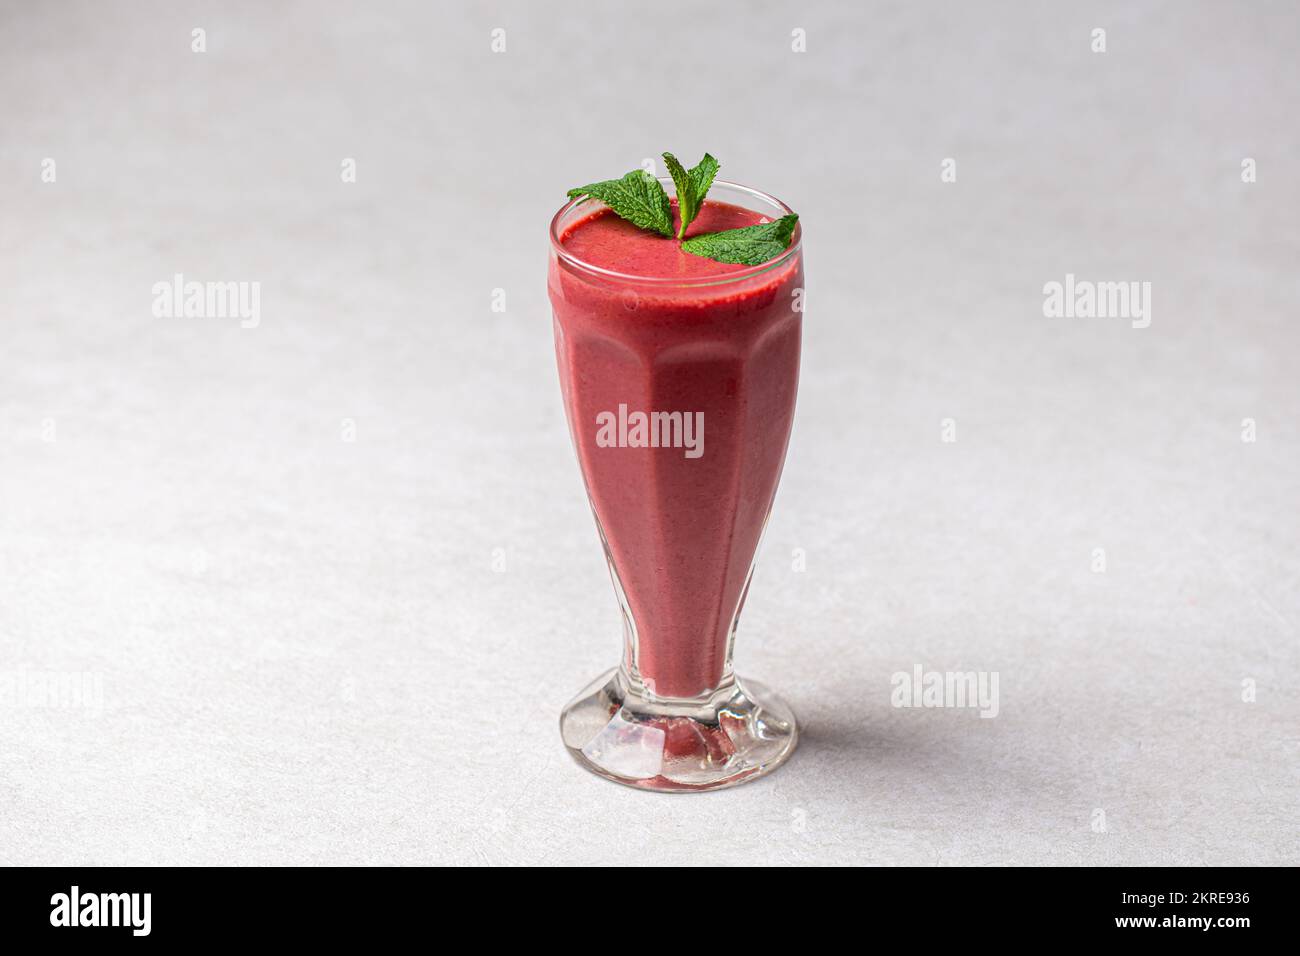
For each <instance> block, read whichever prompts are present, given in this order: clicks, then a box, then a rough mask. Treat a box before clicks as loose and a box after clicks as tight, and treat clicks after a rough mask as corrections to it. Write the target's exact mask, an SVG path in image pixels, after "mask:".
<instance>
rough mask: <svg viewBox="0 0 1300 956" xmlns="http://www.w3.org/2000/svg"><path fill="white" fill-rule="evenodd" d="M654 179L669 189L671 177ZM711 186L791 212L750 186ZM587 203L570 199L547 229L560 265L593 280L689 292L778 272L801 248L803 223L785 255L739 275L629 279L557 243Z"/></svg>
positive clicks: (720, 181) (581, 198)
mask: <svg viewBox="0 0 1300 956" xmlns="http://www.w3.org/2000/svg"><path fill="white" fill-rule="evenodd" d="M658 179H659V182H661V183H663V184H664V185H665V186H671V185H673V181H672V178H671V177H668V176H660V177H658ZM713 185H714V186H723V187H726V188H727V189H734V190H736V191H738V192H742V193H745V194H746V195H748V196H751V197H753V198H755V199H759V200H762V201H764V202H768V203H771V204H772V205H773V206H776V207H777V208H778V209H781V210H783V212H782V213H781V214H782V215H785V216H788V215H791V214H792V213H793V212H794V210H793V209H791V208H790V207H789V206H787V205H786V204H785V203H783V202H782V201H781V200H779V199H777V198H776V197H775V196H773V195H771V194H769V193H765V192H763V191H762V190H759V189H754V188H753V187H751V186H742V185H741V184H740V183H732V182H728V181H726V180H725V179H718V180H715V181H714V183H713ZM591 201H596V202H599V200H592V197H590V196H579V197H578V198H577V199H570V200H569V201H568V202H567V203H565V204H564V205H563V206H561V207H560V211H559V212H557V213H556V214H555V216H554V218H552V219H551V229H550V234H551V249H552V251H554V253H555V254H556V255H557V256H558V257H559V258H560V259H561V260H562V261H563V262H565V263H567V264H569V265H571V266H573V267H575V268H576V269H578V270H579V271H580V272H586V273H589V274H591V275H594V276H599V277H600V278H602V279H611V280H614V281H617V282H630V283H635V284H637V285H651V286H656V287H661V288H673V287H675V288H689V287H697V286H715V285H728V284H730V283H732V282H741V281H743V280H745V279H752V278H754V276H759V275H762V274H763V273H765V272H770V271H772V270H773V269H776V268H779V267H780V266H781V265H783V264H784V263H786V262H789V261H790V259H791V257H792V256H795V255H797V254H798V253H799V251H800V249H801V248H802V246H803V222H802V221H800V222H797V223H795V229H794V235H793V236H792V237H791V240H790V246H789V248H788V249H786V250H785V252H783V253H781V254H780V255H779V256H777V257H776V258H775V259H769V260H768V261H767V262H763V263H760V264H759V265H756V266H748V267H747V268H745V269H742V270H741V271H739V272H727V273H723V274H722V275H718V276H700V277H698V278H694V279H682V278H679V277H677V276H639V275H633V274H631V273H629V272H619V271H617V270H615V269H606V268H604V267H603V266H598V265H594V264H592V263H590V262H587V261H586V260H584V259H580V258H578V257H577V256H575V255H574V254H573V253H571V252H569V251H568V250H567V249H565V248H564V244H563V243H561V242H560V229H559V227H560V222H561V220H563V219H564V217H565V216H566V215H567V214H568V213H569V212H571V211H572V210H574V209H576V208H577V207H578V206H580V205H582V204H583V203H586V202H591ZM752 211H757V210H752Z"/></svg>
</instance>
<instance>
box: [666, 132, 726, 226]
mask: <svg viewBox="0 0 1300 956" xmlns="http://www.w3.org/2000/svg"><path fill="white" fill-rule="evenodd" d="M664 162H665V163H667V164H668V174H669V175H670V176H672V177H673V185H674V186H676V187H677V212H678V214H679V215H680V216H681V220H682V224H681V225H680V226H678V227H677V238H678V239H680V238H681V237H682V236H684V235H685V234H686V227H687V226H689V225H690V224H691V221H692V220H693V219H694V218H695V217H696V215H698V214H699V211H700V207H701V206H703V205H704V197H705V195H706V194H707V193H708V191H709V187H710V186H712V185H713V177H714V176H716V175H718V161H717V160H716V159H714V158H713V157H712V156H710V155H709V154H708V153H705V154H704V158H703V159H701V160H700V161H699V163H698V164H696V166H695V167H694V168H693V169H691V170H690V171H689V172H688V171H687V170H686V169H684V168H683V167H682V164H681V163H679V162H678V161H677V157H676V156H674V155H673V154H672V153H664Z"/></svg>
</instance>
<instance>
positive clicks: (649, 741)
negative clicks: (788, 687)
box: [548, 181, 803, 791]
mask: <svg viewBox="0 0 1300 956" xmlns="http://www.w3.org/2000/svg"><path fill="white" fill-rule="evenodd" d="M665 187H666V188H667V189H668V190H669V191H670V192H671V183H670V182H668V181H665ZM709 200H710V203H709V204H708V205H707V206H706V211H705V212H702V213H701V214H700V219H699V220H697V222H703V221H704V220H706V219H708V218H709V217H710V216H712V217H713V219H714V221H722V220H723V219H724V218H725V217H728V216H730V217H732V218H733V219H735V221H737V222H749V221H753V220H754V218H755V216H756V215H761V216H762V217H765V218H767V219H776V218H778V217H780V216H783V215H786V214H788V213H789V212H790V210H789V209H788V208H787V207H786V206H785V205H784V204H783V203H781V202H779V201H778V200H776V199H773V198H772V197H770V196H767V195H765V194H763V193H760V192H757V191H755V190H752V189H748V188H746V187H743V186H737V185H734V184H731V183H724V182H715V183H714V184H713V187H712V189H711V191H710V193H709ZM710 207H711V208H710ZM706 213H708V215H707V216H706ZM608 215H609V214H608V212H607V211H605V210H604V208H603V207H602V206H601V205H600V204H599V203H597V202H596V201H594V200H586V201H577V202H573V203H570V204H568V205H567V206H565V207H564V208H563V209H561V210H560V212H559V213H558V214H557V215H556V217H555V219H554V221H553V222H552V224H551V259H550V270H549V279H548V285H549V292H550V298H551V303H552V307H553V312H554V329H555V350H556V357H557V360H558V364H559V371H560V386H561V391H562V393H563V398H564V407H565V412H566V414H567V416H568V421H569V429H570V432H571V434H572V437H573V443H574V447H575V449H576V451H577V455H578V461H579V464H580V466H581V468H582V476H583V480H584V482H585V484H586V488H587V495H588V498H589V499H590V502H591V509H592V512H593V514H594V515H595V519H596V526H597V530H598V531H599V533H600V538H601V541H602V543H603V545H604V548H605V557H606V559H607V561H608V564H609V572H610V577H611V579H612V580H613V583H614V590H615V592H616V593H617V596H618V603H619V605H620V607H621V608H622V612H623V635H624V641H623V645H624V646H623V659H622V662H621V664H620V665H619V666H618V667H617V668H615V669H614V670H613V671H610V672H609V673H607V674H604V675H602V676H601V677H599V678H598V679H597V680H596V681H595V682H593V683H592V684H591V685H590V686H589V687H588V688H586V689H585V690H584V691H583V692H582V693H581V694H579V695H578V696H577V697H576V698H575V699H574V700H573V701H572V702H571V703H570V704H569V705H568V706H567V707H566V708H565V709H564V712H563V714H562V716H561V719H560V729H561V733H562V735H563V738H564V743H565V746H566V747H567V748H568V749H569V752H570V753H571V754H572V755H573V757H574V758H575V759H576V760H577V761H578V762H579V763H580V764H582V765H583V766H585V767H587V768H588V769H589V770H591V771H592V772H594V773H597V774H599V775H601V776H603V777H607V778H609V779H611V780H615V781H617V782H619V783H624V784H628V785H632V786H636V787H640V788H644V789H650V790H660V791H690V790H711V789H716V788H719V787H725V786H731V785H734V784H737V783H740V782H742V781H744V780H747V779H752V778H754V777H757V776H759V775H761V774H763V773H766V772H768V771H770V770H772V769H774V768H775V767H777V766H778V765H780V763H781V762H782V761H784V760H785V759H786V758H787V757H788V756H789V755H790V753H791V752H792V751H793V750H794V747H795V743H796V739H797V729H796V726H795V719H794V715H793V713H791V711H790V709H789V707H787V706H786V705H785V703H784V702H782V701H781V699H780V698H779V697H777V696H776V695H775V694H773V693H772V692H771V691H769V690H768V689H767V688H765V687H763V686H762V685H761V684H759V683H757V682H755V681H750V680H744V681H742V680H741V679H740V678H738V677H737V676H736V675H735V674H734V673H733V672H732V666H731V657H732V649H733V645H734V642H735V634H736V624H737V621H738V620H739V617H740V612H741V609H742V607H743V605H744V602H745V595H746V593H747V591H748V588H749V582H750V577H751V575H752V573H753V565H754V558H755V554H756V552H757V550H758V544H759V539H760V538H761V537H762V533H763V528H764V525H765V524H766V522H767V518H768V514H769V512H770V510H771V507H772V500H773V497H774V496H775V494H776V488H777V484H778V482H779V480H780V477H781V468H782V465H783V463H784V460H785V453H786V446H787V444H788V441H789V437H790V427H791V422H792V420H793V416H794V406H795V393H796V390H797V386H798V378H799V347H800V332H801V325H802V300H803V293H802V288H803V254H802V250H801V242H800V238H801V236H800V232H799V230H796V232H795V234H794V237H793V241H792V242H791V244H790V247H789V248H788V249H787V250H786V252H785V253H783V254H781V255H780V256H778V257H777V258H775V259H773V260H771V261H769V262H766V263H764V264H762V265H760V266H754V267H743V266H725V265H721V264H715V263H712V262H711V261H709V260H700V261H699V262H694V261H691V260H694V259H697V258H698V257H690V259H681V257H682V256H685V253H680V251H679V250H678V248H677V245H676V243H675V241H674V240H670V239H660V238H655V237H653V236H644V235H641V236H638V235H635V234H633V233H632V232H631V229H632V227H630V226H628V225H627V224H621V223H618V222H616V221H613V220H611V222H610V223H602V228H603V229H604V231H603V232H601V233H600V234H599V235H595V233H594V232H592V233H586V234H584V241H583V242H579V241H575V240H573V239H572V237H573V236H575V235H578V234H579V231H580V230H584V229H587V228H588V226H589V225H590V224H591V223H592V222H593V221H594V217H599V216H608ZM744 216H748V217H750V218H749V219H744V218H741V217H744ZM620 230H621V231H620ZM698 231H700V230H699V229H698V228H694V227H693V228H692V230H691V232H692V233H697V232H698ZM588 236H594V238H587V237H588ZM647 242H648V243H657V244H659V245H653V246H645V245H643V243H647ZM638 243H642V245H638ZM663 243H669V244H670V245H662V244H663ZM642 251H648V252H649V253H651V254H653V256H655V257H657V259H655V261H654V262H651V263H648V261H647V260H644V259H639V258H637V257H638V256H639V255H640V254H641V252H642ZM584 256H585V257H586V258H584ZM674 256H676V257H677V259H674V258H673V257H674ZM678 260H680V261H678ZM620 268H625V269H626V271H619V269H620ZM656 269H658V271H659V272H661V273H666V274H655V270H656Z"/></svg>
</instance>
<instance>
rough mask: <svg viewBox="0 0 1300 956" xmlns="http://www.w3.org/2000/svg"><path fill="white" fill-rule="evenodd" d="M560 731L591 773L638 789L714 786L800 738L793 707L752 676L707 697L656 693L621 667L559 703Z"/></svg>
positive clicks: (765, 763) (750, 772) (761, 764)
mask: <svg viewBox="0 0 1300 956" xmlns="http://www.w3.org/2000/svg"><path fill="white" fill-rule="evenodd" d="M560 734H561V736H563V737H564V746H565V747H567V748H568V750H569V753H570V754H571V755H572V756H573V759H574V760H576V761H577V762H578V763H580V764H581V765H582V766H584V767H586V768H587V769H588V770H590V771H591V772H592V773H594V774H597V775H599V776H601V777H604V778H605V779H607V780H613V781H614V782H615V783H621V784H624V785H626V786H629V787H637V788H639V789H642V790H659V791H663V792H666V793H681V792H687V791H692V790H719V789H721V788H723V787H731V786H735V785H736V784H738V783H743V782H745V781H746V780H754V779H756V778H758V777H761V776H762V775H763V774H765V773H768V772H769V771H772V770H775V769H776V768H777V767H779V766H780V765H781V764H782V763H784V762H785V760H786V758H787V757H789V756H790V754H791V753H793V752H794V748H795V744H796V743H797V742H798V739H799V731H798V728H797V727H796V726H795V720H794V713H793V712H792V711H791V710H790V708H789V707H788V706H787V705H786V703H785V702H784V701H783V700H781V698H780V697H778V696H776V695H775V694H774V693H772V692H771V691H770V690H768V689H767V688H766V687H764V686H763V685H762V684H760V683H758V682H757V681H744V682H743V683H742V681H740V680H739V679H738V678H732V679H731V681H730V683H728V684H726V685H724V686H723V687H721V688H719V689H718V690H717V691H715V692H713V693H712V694H710V695H709V696H707V697H701V698H698V699H690V700H682V699H675V698H663V697H654V696H653V695H650V694H648V693H646V691H645V690H644V689H643V688H640V687H638V686H637V685H636V684H635V683H634V682H633V681H632V680H631V679H629V678H628V677H627V675H626V674H624V673H623V670H622V669H621V668H617V669H615V670H612V671H610V672H609V673H608V674H605V675H604V676H602V677H600V678H599V679H597V680H596V681H595V682H594V683H592V684H591V686H589V687H588V688H587V689H586V690H584V691H583V692H582V693H581V694H579V695H578V696H577V697H576V698H574V699H573V701H571V702H570V703H569V705H568V706H567V707H565V708H564V711H563V713H561V714H560Z"/></svg>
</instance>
